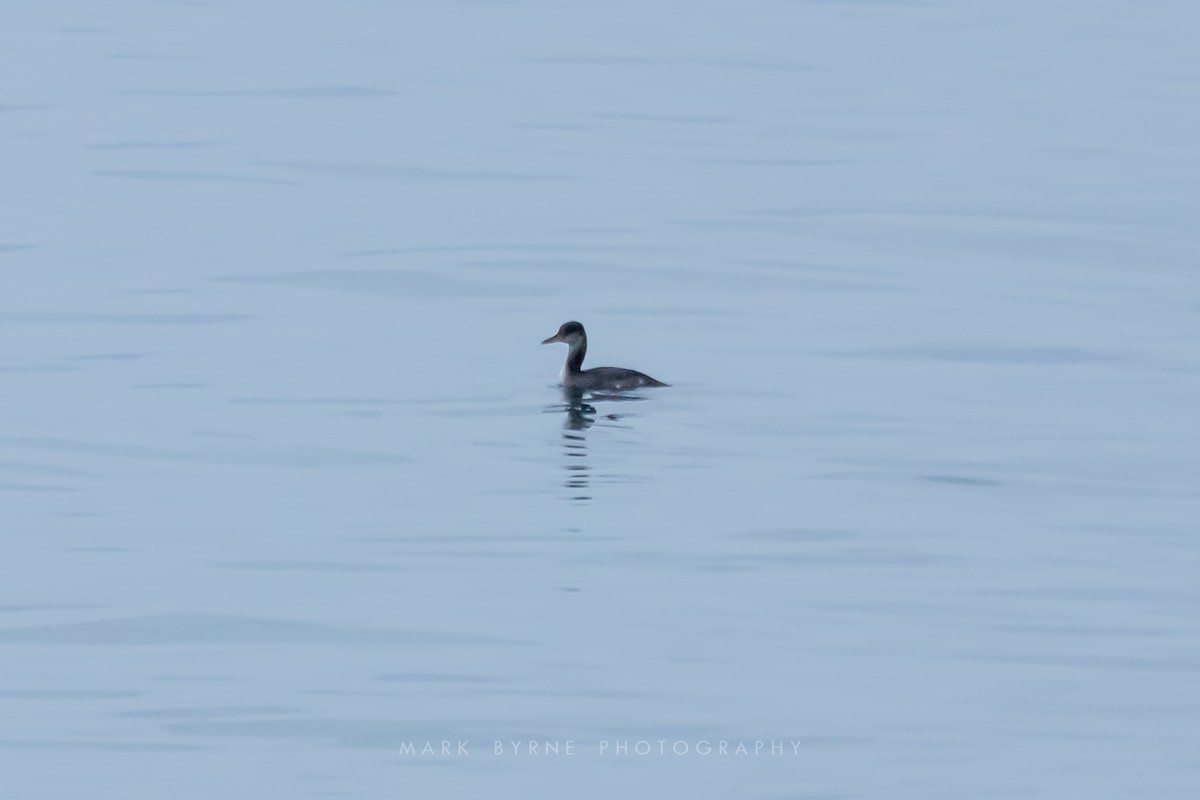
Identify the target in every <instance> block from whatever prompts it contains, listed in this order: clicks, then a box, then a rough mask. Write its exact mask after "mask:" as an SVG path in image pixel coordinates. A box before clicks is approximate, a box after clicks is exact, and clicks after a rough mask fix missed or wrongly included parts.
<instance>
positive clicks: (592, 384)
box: [542, 322, 670, 392]
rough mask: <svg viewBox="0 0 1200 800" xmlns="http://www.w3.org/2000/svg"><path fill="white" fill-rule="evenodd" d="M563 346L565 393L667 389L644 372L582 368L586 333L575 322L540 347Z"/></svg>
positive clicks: (559, 330)
mask: <svg viewBox="0 0 1200 800" xmlns="http://www.w3.org/2000/svg"><path fill="white" fill-rule="evenodd" d="M551 342H563V343H564V344H566V345H567V348H568V349H567V365H566V366H565V367H563V373H562V382H563V386H564V387H565V388H567V389H579V390H582V391H588V392H627V391H629V390H630V389H637V388H640V387H642V386H669V385H670V384H666V383H663V382H662V381H657V380H655V379H654V378H651V377H650V376H649V375H647V374H645V373H644V372H638V371H637V370H633V369H622V368H621V367H593V368H592V369H584V368H583V357H584V356H585V355H587V333H585V332H584V330H583V326H582V325H580V324H579V323H578V322H564V323H563V324H562V325H561V326H560V327H559V329H558V333H556V334H554V335H553V336H551V337H550V338H549V339H547V340H545V341H544V342H542V344H550V343H551Z"/></svg>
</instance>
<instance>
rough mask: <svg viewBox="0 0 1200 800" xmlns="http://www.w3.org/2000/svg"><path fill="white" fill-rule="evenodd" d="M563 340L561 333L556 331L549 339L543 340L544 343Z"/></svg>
mask: <svg viewBox="0 0 1200 800" xmlns="http://www.w3.org/2000/svg"><path fill="white" fill-rule="evenodd" d="M561 341H562V339H560V338H559V335H558V334H557V333H556V334H554V335H553V336H551V337H550V338H549V339H546V340H545V341H543V342H542V344H553V343H554V342H561Z"/></svg>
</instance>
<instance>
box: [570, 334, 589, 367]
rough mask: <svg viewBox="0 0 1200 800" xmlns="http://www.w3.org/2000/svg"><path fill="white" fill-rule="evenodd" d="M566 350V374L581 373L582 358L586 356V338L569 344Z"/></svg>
mask: <svg viewBox="0 0 1200 800" xmlns="http://www.w3.org/2000/svg"><path fill="white" fill-rule="evenodd" d="M568 346H569V347H570V349H569V350H567V372H583V357H584V356H585V355H587V337H586V336H581V337H579V338H578V339H576V340H575V341H573V342H571V343H570V344H569V345H568Z"/></svg>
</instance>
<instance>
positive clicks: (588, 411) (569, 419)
mask: <svg viewBox="0 0 1200 800" xmlns="http://www.w3.org/2000/svg"><path fill="white" fill-rule="evenodd" d="M562 393H563V403H562V405H556V406H551V407H550V408H549V409H547V410H548V411H561V412H565V413H566V419H564V420H563V453H564V454H565V455H566V459H567V462H566V465H565V466H564V469H565V470H566V471H567V477H566V480H565V481H564V482H563V486H564V487H565V488H566V489H567V490H568V496H569V498H570V499H571V500H574V501H576V502H587V501H589V500H591V499H592V496H591V494H590V490H591V467H590V466H588V463H587V431H588V429H589V428H591V427H592V426H593V425H595V424H596V422H597V421H598V420H599V421H600V422H601V424H604V423H605V422H608V423H614V422H619V421H620V420H621V419H622V416H623V415H621V414H601V413H600V411H599V410H598V409H597V408H596V405H595V404H597V403H601V402H608V401H621V400H642V399H644V398H641V397H637V396H636V395H626V394H615V393H613V394H608V393H594V392H584V391H582V390H580V389H575V388H568V387H563V390H562Z"/></svg>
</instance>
